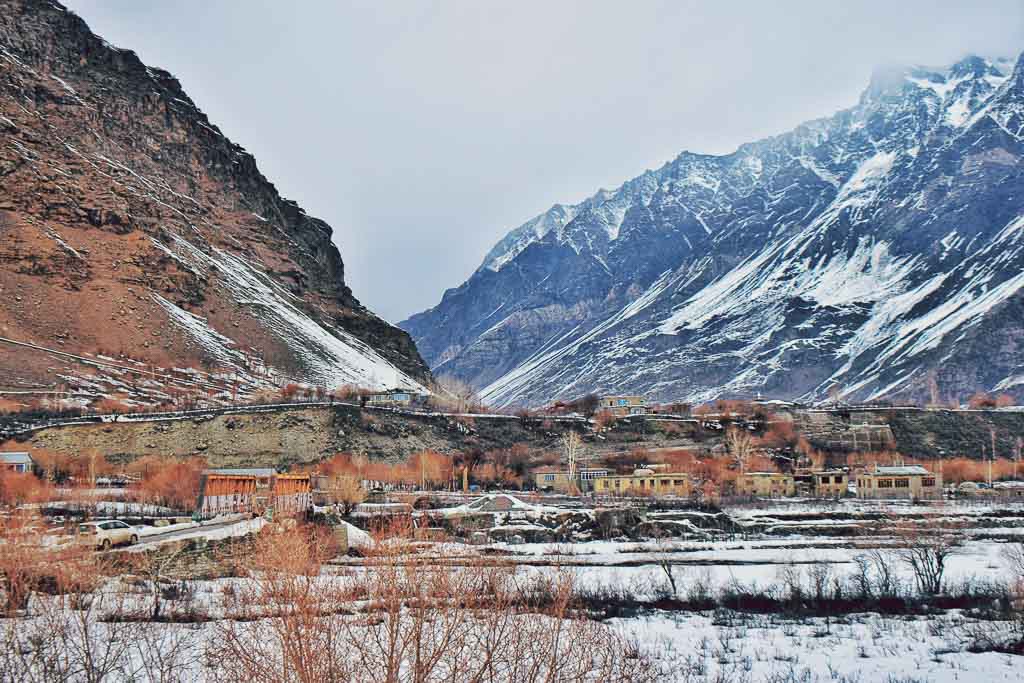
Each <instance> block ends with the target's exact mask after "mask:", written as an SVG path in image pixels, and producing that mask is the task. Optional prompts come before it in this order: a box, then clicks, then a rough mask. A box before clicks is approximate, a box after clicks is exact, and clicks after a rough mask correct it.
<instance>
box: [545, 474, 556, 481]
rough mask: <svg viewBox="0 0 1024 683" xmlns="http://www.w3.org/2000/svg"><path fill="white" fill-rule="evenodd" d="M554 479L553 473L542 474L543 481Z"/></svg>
mask: <svg viewBox="0 0 1024 683" xmlns="http://www.w3.org/2000/svg"><path fill="white" fill-rule="evenodd" d="M554 480H555V475H553V474H545V475H544V481H554Z"/></svg>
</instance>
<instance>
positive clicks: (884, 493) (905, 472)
mask: <svg viewBox="0 0 1024 683" xmlns="http://www.w3.org/2000/svg"><path fill="white" fill-rule="evenodd" d="M857 497H858V498H907V499H915V498H941V497H942V476H941V475H938V474H935V473H933V472H929V471H928V470H926V469H925V468H924V467H921V466H920V465H897V466H894V467H880V466H877V465H876V466H875V467H874V469H872V470H866V471H864V472H862V473H860V474H858V475H857Z"/></svg>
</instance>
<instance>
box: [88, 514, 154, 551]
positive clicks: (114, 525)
mask: <svg viewBox="0 0 1024 683" xmlns="http://www.w3.org/2000/svg"><path fill="white" fill-rule="evenodd" d="M78 537H79V538H80V539H81V540H82V541H83V542H87V543H88V542H91V543H92V545H94V546H96V547H97V548H100V549H102V550H109V549H110V548H111V546H115V545H121V544H122V543H127V544H128V545H135V544H136V543H138V542H139V532H138V531H137V530H136V529H135V527H133V526H129V525H127V524H125V523H124V522H121V521H118V520H116V519H111V520H107V521H106V522H85V523H84V524H79V525H78Z"/></svg>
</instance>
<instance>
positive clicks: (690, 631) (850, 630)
mask: <svg viewBox="0 0 1024 683" xmlns="http://www.w3.org/2000/svg"><path fill="white" fill-rule="evenodd" d="M611 623H612V624H614V626H615V628H618V629H620V630H621V631H623V632H625V633H629V634H631V635H633V636H634V637H635V638H637V640H639V641H640V642H643V643H649V644H656V647H657V649H658V650H660V651H662V652H667V653H676V654H678V655H679V656H680V657H681V658H682V660H683V662H684V665H683V672H682V673H681V675H680V677H679V680H682V681H693V682H697V681H737V682H740V681H751V682H755V681H757V682H760V681H794V682H796V681H802V682H805V683H816V682H818V681H846V682H847V683H853V682H854V681H859V682H865V683H866V682H868V681H885V682H887V683H899V682H906V683H910V682H915V681H935V682H937V683H938V682H941V683H946V682H952V681H964V682H975V681H977V682H978V683H981V682H983V681H984V682H988V681H1019V680H1021V676H1022V674H1021V670H1022V666H1024V661H1022V658H1021V657H1017V656H1013V655H1005V654H998V653H992V652H985V653H972V652H968V651H966V650H965V648H966V646H967V645H968V643H969V641H970V639H971V633H972V631H973V629H976V628H995V629H1001V628H1004V625H1003V624H1000V623H994V624H990V623H981V624H980V625H979V622H975V621H972V620H965V619H964V618H962V617H961V616H960V615H958V614H949V615H944V616H938V617H936V616H932V617H910V618H897V617H882V616H879V615H876V614H858V615H851V616H849V617H842V618H837V619H829V620H825V619H807V620H801V621H794V620H787V619H783V618H780V617H774V616H760V615H757V616H751V615H738V614H735V613H719V614H714V615H713V614H709V613H697V614H695V613H664V612H658V613H652V614H650V615H648V616H640V617H635V618H630V619H615V620H612V621H611Z"/></svg>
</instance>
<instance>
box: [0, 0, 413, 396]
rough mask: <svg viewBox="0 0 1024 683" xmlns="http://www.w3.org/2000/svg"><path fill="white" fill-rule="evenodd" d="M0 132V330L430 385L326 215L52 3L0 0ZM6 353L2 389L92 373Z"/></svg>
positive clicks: (190, 359)
mask: <svg viewBox="0 0 1024 683" xmlns="http://www.w3.org/2000/svg"><path fill="white" fill-rule="evenodd" d="M0 136H2V137H0V139H2V144H0V179H2V181H0V300H2V302H3V304H2V305H0V337H4V338H8V339H13V340H17V341H30V342H32V343H34V344H37V345H39V346H40V347H44V348H47V349H57V350H60V351H65V352H71V353H73V354H75V355H85V356H86V357H87V359H88V357H97V356H99V355H101V354H102V355H105V356H107V357H118V358H121V359H126V358H127V359H134V360H135V361H138V362H139V363H142V364H144V365H147V366H154V367H160V368H171V367H193V368H199V369H205V370H208V371H209V370H214V371H219V372H221V373H222V374H234V375H236V376H239V377H240V381H241V382H242V383H243V385H244V386H246V387H253V388H256V387H258V386H259V385H260V384H261V382H262V383H263V384H274V383H276V382H278V381H285V380H287V379H294V380H298V381H305V382H308V383H310V384H318V385H323V386H328V387H331V386H335V385H338V384H344V383H358V384H365V385H374V384H375V385H379V386H380V385H386V384H394V383H395V382H396V381H400V382H405V383H416V382H426V381H427V380H428V378H429V372H428V370H427V368H426V366H425V365H424V363H423V361H422V360H421V359H420V357H419V355H418V353H417V351H416V348H415V346H414V345H413V343H412V341H411V340H410V338H409V336H408V335H407V334H406V333H405V332H403V331H401V330H399V329H398V328H395V327H394V326H392V325H390V324H388V323H386V322H384V321H383V320H381V319H380V318H378V317H377V316H375V315H374V314H373V313H371V312H370V311H368V310H367V309H365V308H364V307H363V306H362V305H360V303H359V301H358V300H357V299H356V298H355V297H354V296H353V294H352V292H351V291H350V290H349V288H348V286H347V285H346V284H345V280H344V265H343V262H342V259H341V255H340V254H339V252H338V250H337V248H336V247H335V246H334V244H333V243H332V241H331V228H330V226H328V225H327V224H326V223H324V222H323V221H321V220H319V219H317V218H314V217H312V216H309V215H307V214H306V213H305V211H303V210H302V208H301V207H299V206H298V205H297V204H296V203H295V202H292V201H289V200H287V199H284V198H282V197H281V196H280V195H279V194H278V192H277V190H276V189H275V187H274V185H273V184H272V183H271V182H269V181H268V180H267V179H266V178H265V177H264V176H263V175H262V174H261V173H260V171H259V169H258V168H257V165H256V161H255V159H254V158H253V157H252V155H250V154H249V153H247V152H246V151H245V150H244V149H242V148H241V147H239V146H238V145H236V144H234V143H232V142H231V141H230V140H229V139H228V138H227V137H226V136H225V135H224V134H223V133H222V132H221V131H220V130H219V129H218V128H217V126H216V125H214V124H213V123H211V122H210V121H209V120H208V119H207V117H206V116H205V115H204V114H203V113H202V111H200V109H199V108H198V107H197V105H196V104H195V103H194V102H192V100H191V99H190V98H189V97H188V95H187V94H186V93H185V92H184V91H183V90H182V87H181V85H180V83H178V81H177V80H176V79H175V78H174V77H173V76H172V75H171V74H169V73H167V72H166V71H162V70H160V69H156V68H152V67H148V66H146V65H145V64H143V63H142V62H141V61H140V60H139V58H138V57H137V56H136V55H135V53H133V52H131V51H128V50H122V49H118V48H115V47H113V46H111V45H109V44H108V43H106V42H105V41H104V40H103V39H101V38H100V37H98V36H96V35H94V34H93V33H92V32H91V31H90V30H89V28H88V26H87V25H86V24H85V22H84V21H82V19H80V18H79V17H77V16H76V15H74V14H73V13H71V12H68V11H66V10H65V9H64V8H62V7H61V6H60V5H59V4H57V3H53V2H48V1H46V2H44V1H43V0H0ZM7 351H8V349H6V348H5V349H2V350H0V386H3V385H15V386H33V385H39V386H52V385H54V384H57V383H72V384H74V383H75V381H76V378H77V379H78V380H82V378H88V377H90V376H92V375H95V374H96V372H95V368H94V367H92V366H91V365H90V364H89V362H88V360H86V362H84V363H83V362H81V361H79V360H74V359H70V358H60V359H59V360H58V361H55V358H57V357H56V356H54V355H53V354H50V355H46V354H43V355H41V356H39V357H38V360H37V359H36V356H32V355H30V354H28V353H19V352H15V351H12V352H10V353H7ZM55 365H56V368H55ZM55 375H56V376H55ZM263 380H269V381H263ZM75 386H76V387H78V389H79V393H82V394H85V395H87V394H88V393H89V391H88V386H87V383H86V382H83V381H79V382H78V383H77V384H75ZM122 396H126V397H128V398H131V396H130V392H124V393H123V394H122ZM135 398H138V399H139V400H140V401H143V402H152V401H153V400H157V399H158V398H159V397H158V396H156V395H155V394H154V392H149V393H148V394H139V395H138V396H136V397H135Z"/></svg>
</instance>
